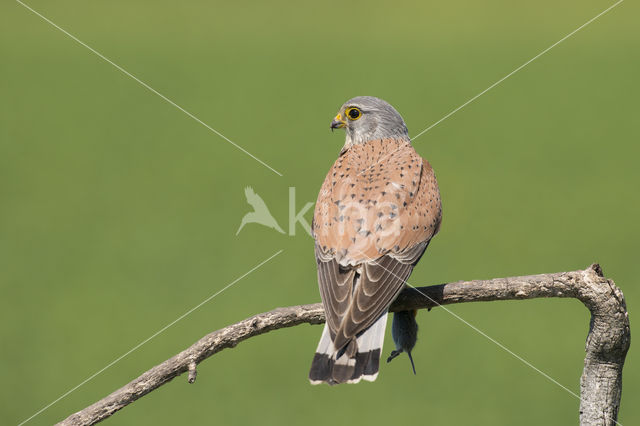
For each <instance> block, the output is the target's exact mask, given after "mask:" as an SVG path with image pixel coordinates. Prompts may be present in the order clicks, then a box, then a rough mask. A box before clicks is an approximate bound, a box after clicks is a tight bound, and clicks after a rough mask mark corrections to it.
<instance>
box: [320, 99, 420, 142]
mask: <svg viewBox="0 0 640 426" xmlns="http://www.w3.org/2000/svg"><path fill="white" fill-rule="evenodd" d="M343 127H344V128H345V130H346V132H347V137H346V141H345V148H349V147H350V146H351V145H356V144H361V143H366V142H368V141H370V140H374V139H384V138H391V137H395V138H402V139H406V140H407V141H409V133H408V131H407V126H406V125H405V124H404V120H403V119H402V116H400V114H399V113H398V111H396V109H395V108H394V107H392V106H391V105H390V104H389V103H388V102H386V101H383V100H382V99H378V98H375V97H373V96H358V97H355V98H353V99H349V100H348V101H347V102H345V103H344V105H342V107H341V108H340V111H338V115H336V117H335V118H334V119H333V121H332V122H331V130H333V129H341V128H343Z"/></svg>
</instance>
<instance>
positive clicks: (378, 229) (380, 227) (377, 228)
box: [376, 223, 382, 232]
mask: <svg viewBox="0 0 640 426" xmlns="http://www.w3.org/2000/svg"><path fill="white" fill-rule="evenodd" d="M381 230H382V225H380V224H379V223H378V224H377V225H376V232H377V231H381Z"/></svg>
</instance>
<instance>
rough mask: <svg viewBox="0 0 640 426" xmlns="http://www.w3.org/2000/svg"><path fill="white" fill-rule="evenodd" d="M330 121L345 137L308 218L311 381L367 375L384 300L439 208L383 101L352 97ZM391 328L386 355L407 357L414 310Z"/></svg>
mask: <svg viewBox="0 0 640 426" xmlns="http://www.w3.org/2000/svg"><path fill="white" fill-rule="evenodd" d="M337 128H344V129H345V130H346V140H345V144H344V147H343V148H342V150H341V151H340V156H339V157H338V159H337V160H336V162H335V163H334V164H333V167H332V168H331V170H329V173H328V174H327V177H326V179H325V181H324V183H323V185H322V188H321V189H320V193H319V194H318V201H317V203H316V207H315V212H314V217H313V226H312V228H313V237H314V239H315V254H316V262H317V264H318V283H319V287H320V295H321V297H322V304H323V306H324V310H325V314H326V324H325V327H324V331H323V333H322V338H321V339H320V343H319V344H318V348H317V349H316V354H315V356H314V358H313V362H312V364H311V371H310V372H309V379H310V381H311V383H313V384H318V383H329V384H338V383H357V382H359V381H360V380H361V379H365V380H369V381H373V380H375V379H376V377H377V376H378V369H379V364H380V354H381V351H382V344H383V341H384V332H385V328H386V324H387V313H388V310H389V306H390V305H391V303H392V302H393V301H394V299H395V298H396V297H397V296H398V294H399V293H400V291H401V290H402V289H403V287H404V286H405V282H406V280H407V279H408V278H409V275H410V274H411V271H412V270H413V268H414V267H415V266H416V264H417V263H418V261H419V260H420V257H421V256H422V254H423V253H424V251H425V250H426V249H427V246H428V245H429V241H431V238H433V236H434V235H435V234H436V233H437V232H438V229H439V227H440V221H441V217H442V209H441V204H440V192H439V189H438V184H437V182H436V177H435V175H434V173H433V169H432V168H431V165H430V164H429V163H428V162H427V161H426V160H424V159H422V158H421V157H420V156H419V155H418V154H417V153H416V151H415V150H414V149H413V147H412V146H411V140H410V139H409V134H408V131H407V127H406V125H405V123H404V120H403V119H402V117H401V116H400V114H399V113H398V112H397V111H396V110H395V109H394V108H393V107H392V106H391V105H390V104H388V103H387V102H385V101H383V100H382V99H378V98H374V97H371V96H359V97H356V98H353V99H351V100H349V101H347V102H346V103H345V104H344V105H343V106H342V107H341V108H340V111H339V112H338V115H337V116H336V117H335V119H334V120H333V121H332V122H331V129H337ZM392 335H393V339H394V341H395V344H396V350H395V351H393V352H392V354H391V356H390V357H389V360H391V359H392V358H393V357H395V356H396V355H397V354H399V353H401V352H403V351H404V352H407V353H408V354H409V357H410V358H411V350H412V349H413V346H414V345H415V342H416V339H417V324H416V322H415V312H401V313H397V314H396V315H394V320H393V326H392ZM411 363H412V365H413V360H411ZM414 372H415V369H414Z"/></svg>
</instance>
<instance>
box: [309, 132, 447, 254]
mask: <svg viewBox="0 0 640 426" xmlns="http://www.w3.org/2000/svg"><path fill="white" fill-rule="evenodd" d="M441 216H442V210H441V202H440V192H439V190H438V184H437V182H436V178H435V175H434V173H433V170H432V168H431V166H430V165H429V163H428V162H427V161H425V160H423V159H422V158H421V157H420V156H419V155H418V154H417V153H416V151H415V150H414V149H413V147H412V146H411V144H410V143H409V142H408V141H407V140H403V139H383V140H375V141H369V142H367V143H364V144H359V145H353V146H351V147H350V148H349V149H347V150H346V151H345V152H343V154H342V155H341V156H340V157H339V158H338V159H337V160H336V162H335V163H334V165H333V167H332V168H331V170H330V171H329V174H328V175H327V177H326V179H325V181H324V183H323V185H322V188H321V190H320V194H319V195H318V201H317V203H316V207H315V212H314V219H313V233H314V238H315V239H316V245H317V246H318V248H319V249H320V250H321V251H322V252H323V253H324V254H325V255H327V256H330V257H334V258H336V260H337V261H338V262H340V263H341V264H343V265H346V264H351V265H357V264H360V263H362V262H366V261H370V260H373V259H377V258H379V257H380V256H382V255H385V254H389V255H390V256H392V257H394V258H400V259H401V258H403V257H404V256H403V254H406V255H407V256H409V257H410V256H411V253H409V252H410V251H411V249H412V248H414V247H415V246H417V245H419V244H423V243H425V242H428V241H429V240H430V239H431V238H432V237H433V236H434V235H435V234H436V233H437V232H438V229H439V227H440V221H441Z"/></svg>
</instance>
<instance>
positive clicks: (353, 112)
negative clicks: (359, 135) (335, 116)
mask: <svg viewBox="0 0 640 426" xmlns="http://www.w3.org/2000/svg"><path fill="white" fill-rule="evenodd" d="M346 113H347V117H349V119H350V120H352V121H355V120H357V119H358V118H360V117H362V111H360V110H359V109H358V108H356V107H352V108H347V111H346Z"/></svg>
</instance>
